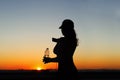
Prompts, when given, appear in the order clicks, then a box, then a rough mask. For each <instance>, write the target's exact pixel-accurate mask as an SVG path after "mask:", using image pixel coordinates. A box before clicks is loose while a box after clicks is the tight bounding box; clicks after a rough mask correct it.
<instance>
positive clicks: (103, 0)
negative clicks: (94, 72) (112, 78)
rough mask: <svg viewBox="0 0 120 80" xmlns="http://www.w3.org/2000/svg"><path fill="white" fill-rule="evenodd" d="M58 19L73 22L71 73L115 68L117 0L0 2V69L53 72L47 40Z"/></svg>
mask: <svg viewBox="0 0 120 80" xmlns="http://www.w3.org/2000/svg"><path fill="white" fill-rule="evenodd" d="M64 19H71V20H73V21H74V24H75V30H76V33H77V38H78V39H79V45H78V47H77V48H76V51H75V53H74V63H75V65H76V67H77V69H120V0H0V70H1V69H36V68H37V67H41V68H42V69H57V63H49V64H44V63H43V62H42V59H43V56H44V51H45V49H46V48H49V49H50V57H55V56H56V55H55V54H54V53H53V48H54V46H55V44H56V43H54V42H52V40H51V39H52V37H55V38H59V37H61V36H62V34H61V31H60V29H58V28H59V26H60V25H61V23H62V21H63V20H64Z"/></svg>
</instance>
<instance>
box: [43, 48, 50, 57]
mask: <svg viewBox="0 0 120 80" xmlns="http://www.w3.org/2000/svg"><path fill="white" fill-rule="evenodd" d="M44 57H49V48H46V50H45V54H44Z"/></svg>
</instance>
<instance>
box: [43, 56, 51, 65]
mask: <svg viewBox="0 0 120 80" xmlns="http://www.w3.org/2000/svg"><path fill="white" fill-rule="evenodd" d="M43 62H44V63H45V64H46V63H49V62H51V58H49V57H44V58H43Z"/></svg>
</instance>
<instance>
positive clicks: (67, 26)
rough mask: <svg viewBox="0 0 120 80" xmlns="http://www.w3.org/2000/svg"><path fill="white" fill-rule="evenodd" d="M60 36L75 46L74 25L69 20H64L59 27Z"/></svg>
mask: <svg viewBox="0 0 120 80" xmlns="http://www.w3.org/2000/svg"><path fill="white" fill-rule="evenodd" d="M60 29H61V31H62V34H63V35H64V37H66V38H67V39H69V40H71V41H74V42H75V43H76V44H77V41H78V40H77V38H76V32H75V30H74V23H73V21H72V20H70V19H65V20H64V21H63V22H62V25H61V26H60Z"/></svg>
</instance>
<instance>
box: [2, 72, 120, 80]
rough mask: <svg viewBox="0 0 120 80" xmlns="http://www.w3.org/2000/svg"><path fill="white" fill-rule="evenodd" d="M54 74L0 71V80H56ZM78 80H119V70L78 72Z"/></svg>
mask: <svg viewBox="0 0 120 80" xmlns="http://www.w3.org/2000/svg"><path fill="white" fill-rule="evenodd" d="M56 73H57V72H56V71H54V70H41V71H36V70H0V80H57V79H56ZM68 77H69V76H68ZM78 80H120V70H79V77H78Z"/></svg>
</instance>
